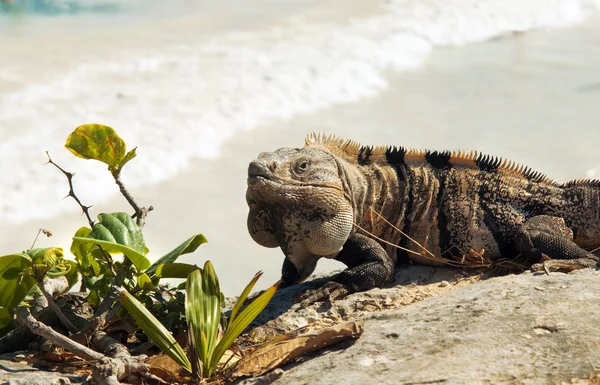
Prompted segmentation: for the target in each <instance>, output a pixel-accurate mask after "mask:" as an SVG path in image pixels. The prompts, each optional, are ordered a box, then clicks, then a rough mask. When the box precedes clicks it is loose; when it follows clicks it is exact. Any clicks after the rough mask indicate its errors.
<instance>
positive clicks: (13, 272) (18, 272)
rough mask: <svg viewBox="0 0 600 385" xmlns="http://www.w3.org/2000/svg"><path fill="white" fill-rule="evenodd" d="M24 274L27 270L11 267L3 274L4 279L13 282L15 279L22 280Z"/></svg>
mask: <svg viewBox="0 0 600 385" xmlns="http://www.w3.org/2000/svg"><path fill="white" fill-rule="evenodd" d="M24 272H25V269H23V268H22V267H10V268H8V269H6V270H5V271H4V273H3V274H2V279H5V280H7V281H11V280H13V279H17V278H20V277H21V276H22V275H23V273H24Z"/></svg>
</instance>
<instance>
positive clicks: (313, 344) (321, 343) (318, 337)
mask: <svg viewBox="0 0 600 385" xmlns="http://www.w3.org/2000/svg"><path fill="white" fill-rule="evenodd" d="M362 332H363V324H362V322H356V321H352V322H346V323H343V324H340V325H336V326H334V327H331V328H327V329H324V330H320V331H318V332H315V333H311V334H306V335H300V336H298V335H294V333H290V334H291V335H292V337H291V338H289V339H286V340H283V341H281V340H278V341H274V342H268V343H266V344H265V345H263V346H261V347H259V348H258V349H256V350H254V351H253V352H252V353H250V354H248V355H247V356H245V357H244V358H243V359H241V360H240V361H238V363H237V364H236V365H235V367H234V368H233V371H232V376H233V377H242V376H253V377H256V376H260V375H262V374H264V373H266V372H268V371H270V370H273V369H275V368H277V367H278V366H281V365H283V364H285V363H287V362H290V361H292V360H294V359H296V358H299V357H301V356H303V355H305V354H307V353H310V352H314V351H317V350H321V349H324V348H326V347H328V346H331V345H334V344H337V343H340V342H342V341H345V340H347V339H351V338H358V337H360V335H361V334H362Z"/></svg>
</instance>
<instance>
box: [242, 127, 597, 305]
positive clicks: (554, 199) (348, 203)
mask: <svg viewBox="0 0 600 385" xmlns="http://www.w3.org/2000/svg"><path fill="white" fill-rule="evenodd" d="M599 192H600V182H599V181H596V180H575V181H571V182H568V183H564V184H560V183H556V182H554V181H552V180H551V179H549V178H548V177H546V176H544V175H542V174H540V173H538V172H535V171H532V170H531V169H529V168H527V167H523V166H520V165H517V164H515V163H513V162H509V161H506V160H503V159H499V158H495V157H491V156H488V155H484V154H479V153H477V152H466V153H465V152H437V151H421V150H414V149H405V148H402V147H385V146H379V147H369V146H361V145H360V144H358V143H356V142H354V141H349V140H343V139H339V138H336V137H333V136H324V135H320V134H310V135H308V136H307V138H306V145H305V147H303V148H280V149H278V150H276V151H274V152H269V153H261V154H260V155H259V157H258V158H257V159H256V160H254V161H253V162H251V163H250V166H249V168H248V189H247V193H246V199H247V202H248V206H249V207H250V212H249V214H248V230H249V232H250V235H251V236H252V238H253V239H254V240H255V241H256V242H257V243H259V244H260V245H262V246H265V247H281V249H282V251H283V252H284V254H285V261H284V263H283V271H282V278H283V280H284V282H285V283H286V284H295V283H299V282H302V281H303V280H304V279H306V278H307V277H308V276H309V275H310V274H311V273H312V272H313V271H314V269H315V266H316V264H317V261H318V260H319V259H320V258H323V257H324V258H335V259H336V260H339V261H341V262H343V263H344V264H346V265H347V266H348V268H347V269H346V270H344V271H343V272H342V273H340V274H339V275H338V276H337V277H335V279H334V280H333V281H332V282H329V283H327V284H326V285H325V286H324V287H322V288H320V289H317V290H315V291H313V292H312V293H308V294H307V295H305V297H304V300H305V301H308V302H314V301H317V300H320V299H324V298H327V297H330V298H336V297H340V296H345V295H347V294H349V293H353V292H356V291H362V290H368V289H371V288H374V287H379V286H382V285H385V284H386V283H388V282H389V281H390V280H391V279H392V277H393V275H394V268H395V266H396V265H397V264H398V263H399V262H402V261H406V260H407V259H411V260H413V261H415V262H417V263H423V264H429V265H432V264H435V265H439V264H444V263H447V262H452V263H454V264H456V263H460V261H464V258H465V257H467V256H473V255H480V254H482V253H485V256H486V258H488V259H490V260H492V261H494V260H498V259H500V258H512V257H515V256H516V255H518V254H522V255H523V256H524V257H526V258H527V260H528V261H529V262H530V264H536V263H538V264H536V265H534V268H536V269H539V268H540V266H541V265H540V264H539V262H541V261H542V260H543V259H542V258H543V256H544V255H546V256H548V257H550V258H551V259H552V260H551V261H546V262H544V265H543V266H544V268H549V269H556V268H571V269H574V268H580V267H593V266H596V265H597V263H598V258H597V257H596V256H594V255H593V254H591V253H590V252H588V251H586V249H588V250H589V249H592V248H595V247H598V246H600V195H599Z"/></svg>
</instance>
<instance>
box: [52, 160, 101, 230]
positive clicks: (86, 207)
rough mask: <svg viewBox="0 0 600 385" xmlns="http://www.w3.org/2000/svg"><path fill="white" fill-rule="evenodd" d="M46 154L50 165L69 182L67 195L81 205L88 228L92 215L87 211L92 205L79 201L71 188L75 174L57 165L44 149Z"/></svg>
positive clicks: (91, 222)
mask: <svg viewBox="0 0 600 385" xmlns="http://www.w3.org/2000/svg"><path fill="white" fill-rule="evenodd" d="M46 156H48V163H50V164H51V165H53V166H54V167H56V168H57V169H59V170H60V171H61V172H62V173H63V174H64V175H65V176H66V177H67V181H68V182H69V193H68V194H67V196H68V197H71V198H73V199H75V202H77V204H78V205H79V207H81V211H83V213H84V214H85V216H86V217H87V221H88V223H89V224H90V228H93V227H94V221H93V220H92V217H91V216H90V213H89V210H90V207H92V206H86V205H84V204H83V203H81V201H80V200H79V198H77V195H75V190H74V189H73V177H74V176H75V174H74V173H72V172H68V171H65V170H64V169H63V168H62V167H60V166H59V165H57V164H56V163H54V161H53V160H52V158H50V152H49V151H46Z"/></svg>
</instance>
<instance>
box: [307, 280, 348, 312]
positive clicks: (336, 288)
mask: <svg viewBox="0 0 600 385" xmlns="http://www.w3.org/2000/svg"><path fill="white" fill-rule="evenodd" d="M348 294H350V290H349V289H348V287H346V286H345V285H344V284H341V283H339V282H335V281H333V282H327V283H326V284H325V285H323V286H321V287H319V288H316V289H308V290H306V291H305V292H304V293H302V294H301V295H300V296H299V297H298V298H297V299H296V302H297V303H300V307H302V308H305V307H307V306H309V305H312V304H314V303H316V302H320V301H328V302H333V301H335V300H336V299H340V298H344V297H345V296H347V295H348Z"/></svg>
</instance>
